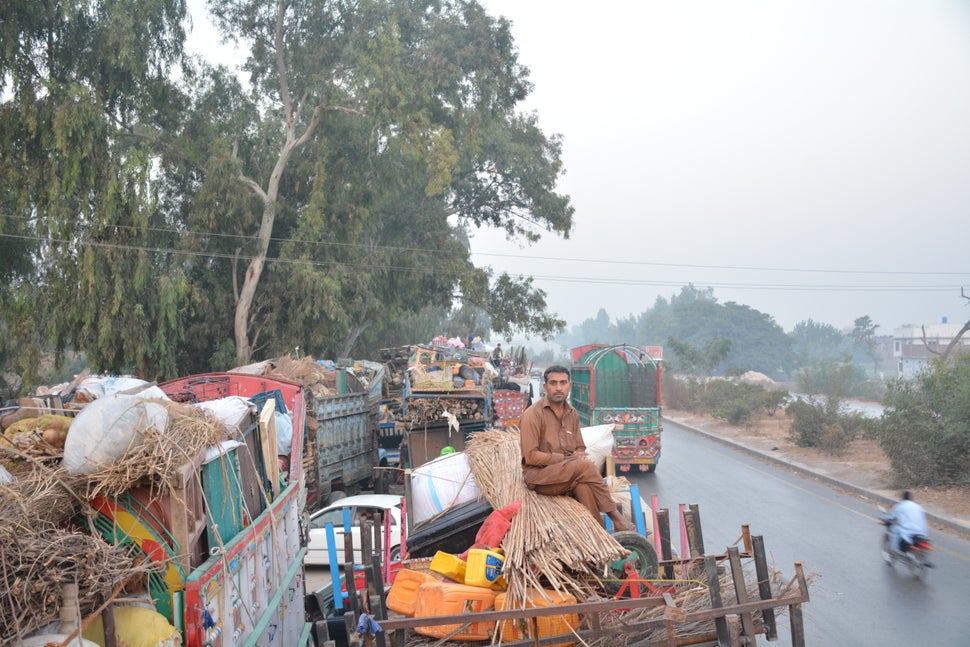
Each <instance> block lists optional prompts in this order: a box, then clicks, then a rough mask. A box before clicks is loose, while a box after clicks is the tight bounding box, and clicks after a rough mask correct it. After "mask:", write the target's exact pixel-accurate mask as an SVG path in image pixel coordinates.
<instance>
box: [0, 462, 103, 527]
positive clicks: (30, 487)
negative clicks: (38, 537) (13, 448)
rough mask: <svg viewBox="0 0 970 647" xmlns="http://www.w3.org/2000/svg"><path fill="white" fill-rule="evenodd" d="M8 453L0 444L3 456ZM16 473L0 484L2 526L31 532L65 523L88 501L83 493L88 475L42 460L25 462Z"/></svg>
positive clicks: (0, 518) (0, 523)
mask: <svg viewBox="0 0 970 647" xmlns="http://www.w3.org/2000/svg"><path fill="white" fill-rule="evenodd" d="M8 451H9V450H8ZM4 453H5V451H4V450H3V448H2V447H0V455H3V454H4ZM14 476H15V479H16V480H15V481H13V482H12V483H8V484H6V485H0V528H4V529H8V530H11V531H13V532H22V533H28V532H32V531H36V530H37V529H38V528H44V527H47V526H54V525H58V524H62V523H64V522H66V521H68V520H69V519H70V518H71V517H72V516H74V512H75V511H76V510H77V509H78V506H79V505H81V504H83V503H84V499H82V498H81V495H80V494H79V493H81V492H83V491H84V484H85V482H86V480H87V478H86V477H85V476H81V475H73V474H68V473H67V472H65V471H64V470H63V469H61V468H60V467H53V466H47V465H45V464H43V463H41V462H39V461H35V462H24V463H23V464H21V466H20V467H19V468H18V469H17V470H15V474H14Z"/></svg>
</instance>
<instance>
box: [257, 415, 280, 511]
mask: <svg viewBox="0 0 970 647" xmlns="http://www.w3.org/2000/svg"><path fill="white" fill-rule="evenodd" d="M275 413H276V399H275V398H269V399H268V400H266V404H264V405H263V410H262V411H260V412H259V430H260V432H261V433H260V440H261V441H262V447H261V449H262V450H263V464H264V465H265V467H266V478H268V479H269V482H270V488H271V489H272V490H273V499H274V500H275V499H276V497H278V496H279V495H280V461H279V459H278V458H277V457H276V453H277V452H276V415H275Z"/></svg>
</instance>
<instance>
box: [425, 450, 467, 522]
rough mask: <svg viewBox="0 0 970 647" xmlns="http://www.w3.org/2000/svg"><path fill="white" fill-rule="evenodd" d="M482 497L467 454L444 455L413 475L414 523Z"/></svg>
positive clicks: (426, 464)
mask: <svg viewBox="0 0 970 647" xmlns="http://www.w3.org/2000/svg"><path fill="white" fill-rule="evenodd" d="M479 496H481V491H480V490H479V489H478V484H477V483H475V477H474V476H473V475H472V470H471V467H469V465H468V457H467V456H465V453H464V452H456V453H454V454H445V455H444V456H439V457H438V458H436V459H434V460H433V461H430V462H428V463H425V464H424V465H422V466H420V467H417V468H415V469H414V470H413V471H412V472H411V507H412V510H410V513H411V519H412V521H413V522H414V523H421V522H422V521H424V520H426V519H430V518H431V517H433V516H435V515H436V514H438V513H440V512H443V511H444V510H448V509H449V508H451V507H453V506H456V505H458V504H460V503H466V502H468V501H474V500H475V499H477V498H478V497H479Z"/></svg>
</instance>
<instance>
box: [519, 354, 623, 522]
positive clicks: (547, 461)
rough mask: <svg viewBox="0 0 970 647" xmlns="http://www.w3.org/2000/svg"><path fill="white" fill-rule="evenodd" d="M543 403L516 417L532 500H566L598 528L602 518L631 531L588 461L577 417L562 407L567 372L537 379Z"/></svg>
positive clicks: (557, 369) (555, 369)
mask: <svg viewBox="0 0 970 647" xmlns="http://www.w3.org/2000/svg"><path fill="white" fill-rule="evenodd" d="M543 380H544V383H545V390H546V397H544V398H541V399H539V400H538V401H537V402H536V403H535V404H533V405H532V406H530V407H529V408H528V409H526V410H525V413H523V414H522V420H521V423H520V425H519V430H520V439H521V440H520V442H521V445H522V475H523V477H524V478H525V484H526V486H528V488H529V489H530V490H533V491H535V492H536V494H542V495H545V496H557V495H563V494H568V495H570V496H572V497H573V498H574V499H576V500H577V501H579V502H580V503H582V504H583V505H584V506H585V507H586V509H587V510H589V512H590V514H592V515H593V517H595V518H596V520H597V521H598V522H599V523H600V524H601V525H604V526H605V525H606V524H605V522H604V521H603V514H601V513H605V514H606V515H607V516H608V517H609V518H610V520H611V521H612V522H613V527H614V528H615V529H616V530H633V528H634V526H633V523H632V522H630V520H628V519H626V518H625V517H624V516H623V515H622V514H620V512H619V510H617V509H616V504H615V503H614V502H613V497H612V496H610V490H609V488H608V487H606V483H604V482H603V477H602V476H600V471H599V469H598V468H597V467H596V463H594V462H593V461H592V460H590V459H589V456H588V455H587V453H586V445H585V444H584V442H583V434H582V432H581V431H580V428H579V414H578V413H577V412H576V409H574V408H573V406H572V405H571V404H569V402H568V401H567V399H568V397H569V389H570V374H569V369H568V368H566V367H564V366H550V367H549V368H547V369H546V371H545V373H543Z"/></svg>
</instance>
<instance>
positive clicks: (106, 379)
mask: <svg viewBox="0 0 970 647" xmlns="http://www.w3.org/2000/svg"><path fill="white" fill-rule="evenodd" d="M150 385H151V382H146V381H145V380H142V379H139V378H137V377H131V376H129V375H94V376H92V377H88V378H85V379H84V380H83V381H82V382H81V384H79V385H78V387H77V390H78V393H81V394H84V395H85V396H86V399H87V400H88V401H91V400H97V399H99V398H103V397H105V396H108V395H114V394H115V393H118V392H119V391H131V390H132V389H137V388H138V387H148V386H150Z"/></svg>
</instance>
